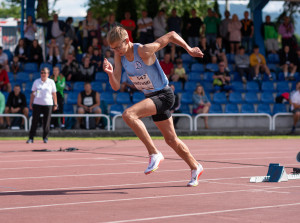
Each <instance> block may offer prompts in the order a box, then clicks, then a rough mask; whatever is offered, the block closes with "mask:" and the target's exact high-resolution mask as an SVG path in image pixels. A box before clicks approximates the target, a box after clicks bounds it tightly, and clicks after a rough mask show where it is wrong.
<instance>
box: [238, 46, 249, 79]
mask: <svg viewBox="0 0 300 223" xmlns="http://www.w3.org/2000/svg"><path fill="white" fill-rule="evenodd" d="M234 62H235V69H236V71H237V72H238V73H239V75H240V76H241V78H242V81H243V83H244V84H245V83H246V82H247V80H250V79H251V78H252V70H251V68H250V60H249V56H248V55H247V54H245V47H243V46H240V47H239V53H238V54H236V55H235V56H234Z"/></svg>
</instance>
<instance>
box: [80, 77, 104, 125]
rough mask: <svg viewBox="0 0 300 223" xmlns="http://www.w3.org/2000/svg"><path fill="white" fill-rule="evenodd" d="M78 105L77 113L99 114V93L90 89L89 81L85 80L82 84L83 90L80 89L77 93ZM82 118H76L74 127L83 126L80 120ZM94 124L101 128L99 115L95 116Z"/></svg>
mask: <svg viewBox="0 0 300 223" xmlns="http://www.w3.org/2000/svg"><path fill="white" fill-rule="evenodd" d="M77 106H78V110H77V112H78V114H92V113H94V114H101V113H102V111H101V108H100V95H99V93H98V92H96V91H94V90H92V86H91V84H90V83H88V82H86V83H85V84H84V91H81V92H80V93H79V94H78V99H77ZM81 121H82V118H81V117H78V118H77V123H76V128H78V127H79V126H80V128H84V124H83V123H82V122H81ZM96 126H98V127H99V128H103V126H102V125H101V122H100V117H97V118H96Z"/></svg>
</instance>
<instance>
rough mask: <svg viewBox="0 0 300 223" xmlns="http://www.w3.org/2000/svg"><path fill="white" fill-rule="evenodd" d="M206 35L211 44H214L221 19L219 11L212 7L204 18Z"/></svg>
mask: <svg viewBox="0 0 300 223" xmlns="http://www.w3.org/2000/svg"><path fill="white" fill-rule="evenodd" d="M204 24H205V36H206V40H207V43H208V45H209V46H212V45H213V44H214V43H215V41H216V37H217V34H218V27H219V24H220V19H219V16H218V14H217V13H215V12H213V11H212V9H211V8H209V9H207V16H206V17H205V18H204Z"/></svg>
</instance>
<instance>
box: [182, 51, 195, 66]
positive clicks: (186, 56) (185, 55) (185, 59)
mask: <svg viewBox="0 0 300 223" xmlns="http://www.w3.org/2000/svg"><path fill="white" fill-rule="evenodd" d="M181 59H182V62H183V63H188V64H191V63H193V62H194V58H193V57H192V56H191V55H189V54H188V53H183V54H181Z"/></svg>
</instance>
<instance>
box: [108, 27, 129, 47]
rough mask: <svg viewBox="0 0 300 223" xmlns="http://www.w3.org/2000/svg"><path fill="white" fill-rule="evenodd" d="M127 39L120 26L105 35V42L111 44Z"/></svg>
mask: <svg viewBox="0 0 300 223" xmlns="http://www.w3.org/2000/svg"><path fill="white" fill-rule="evenodd" d="M126 38H128V33H127V31H126V29H124V28H123V27H121V26H115V27H114V28H112V29H111V30H110V31H109V32H108V33H107V38H106V39H107V42H108V44H112V43H114V42H117V41H122V40H125V39H126Z"/></svg>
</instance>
